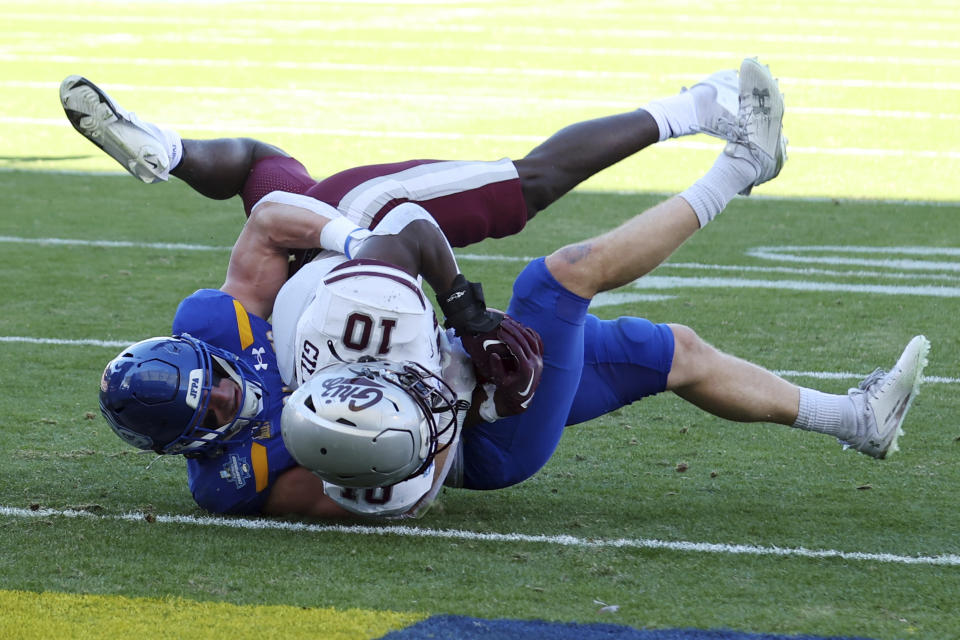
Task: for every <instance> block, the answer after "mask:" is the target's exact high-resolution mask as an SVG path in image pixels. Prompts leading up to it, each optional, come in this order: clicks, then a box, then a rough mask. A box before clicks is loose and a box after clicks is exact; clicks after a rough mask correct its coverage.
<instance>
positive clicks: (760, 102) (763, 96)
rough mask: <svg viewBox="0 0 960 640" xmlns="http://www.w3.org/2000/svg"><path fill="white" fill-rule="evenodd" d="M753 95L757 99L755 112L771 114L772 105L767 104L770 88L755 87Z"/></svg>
mask: <svg viewBox="0 0 960 640" xmlns="http://www.w3.org/2000/svg"><path fill="white" fill-rule="evenodd" d="M753 97H754V98H756V99H757V106H755V107H754V108H753V112H754V113H762V114H763V115H765V116H768V115H770V107H768V106H767V104H766V102H767V100H769V99H770V90H769V89H764V90H763V91H761V90H760V89H757V88H756V87H754V89H753Z"/></svg>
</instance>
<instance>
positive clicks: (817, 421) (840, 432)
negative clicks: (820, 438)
mask: <svg viewBox="0 0 960 640" xmlns="http://www.w3.org/2000/svg"><path fill="white" fill-rule="evenodd" d="M793 427H794V428H796V429H803V430H804V431H816V432H817V433H826V434H828V435H831V436H836V437H837V438H840V439H841V440H848V439H850V438H852V437H853V436H855V435H856V433H857V412H856V407H855V406H854V404H853V400H851V399H850V396H846V395H843V396H839V395H833V394H830V393H823V392H821V391H816V390H815V389H807V388H805V387H800V411H799V413H798V414H797V419H796V421H795V422H794V423H793Z"/></svg>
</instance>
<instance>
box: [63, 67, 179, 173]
mask: <svg viewBox="0 0 960 640" xmlns="http://www.w3.org/2000/svg"><path fill="white" fill-rule="evenodd" d="M79 87H83V88H86V89H89V90H91V91H93V92H94V93H95V94H96V96H97V98H98V100H99V103H100V104H101V105H104V106H106V107H107V108H108V109H109V110H110V113H111V114H112V118H111V117H108V118H103V117H101V115H102V114H97V113H85V112H83V111H77V110H76V109H71V108H70V107H69V106H68V105H67V103H68V100H69V98H70V97H71V93H72V92H74V91H76V90H77V89H78V88H79ZM60 104H61V106H62V107H63V111H64V113H66V115H67V119H68V120H69V121H70V124H71V125H73V128H74V129H76V130H77V132H78V133H79V134H80V135H82V136H83V137H84V138H86V139H87V140H89V141H90V142H92V143H93V144H95V145H96V146H97V147H99V148H100V149H101V150H103V151H104V153H106V154H107V155H109V156H110V157H111V158H113V159H114V160H116V161H117V162H119V163H120V165H121V166H122V167H123V168H124V169H126V170H127V171H128V172H130V174H131V175H133V176H134V177H136V178H139V179H140V180H142V181H143V182H146V183H148V184H150V183H153V182H157V181H160V180H164V177H163V173H162V172H163V171H164V170H165V169H166V165H165V163H164V162H163V149H162V147H161V148H151V147H148V146H145V145H144V146H139V147H138V148H137V149H133V148H132V147H130V146H129V145H128V144H126V142H125V141H124V140H123V139H122V138H121V137H120V136H118V135H115V134H114V135H111V136H110V138H111V146H114V147H115V149H114V150H112V151H111V150H110V149H109V148H108V145H107V144H106V142H105V141H106V139H107V135H108V134H110V127H111V125H113V126H117V127H127V126H129V127H133V128H136V127H135V125H133V124H132V123H130V121H129V120H128V119H127V118H126V117H125V116H124V115H123V114H122V113H120V110H119V109H118V107H117V105H116V104H115V103H114V102H113V100H111V99H110V96H108V95H107V94H106V93H104V92H103V91H102V90H101V89H100V88H99V87H98V86H97V85H95V84H94V83H92V82H90V81H89V80H87V79H86V78H84V77H83V76H68V77H67V78H66V79H64V81H63V82H61V83H60ZM85 120H86V121H87V122H86V123H85V122H84V121H85ZM141 131H142V130H141Z"/></svg>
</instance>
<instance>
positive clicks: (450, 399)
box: [281, 359, 463, 488]
mask: <svg viewBox="0 0 960 640" xmlns="http://www.w3.org/2000/svg"><path fill="white" fill-rule="evenodd" d="M458 408H459V409H462V408H463V407H460V406H459V404H458V402H457V397H456V394H455V393H454V392H453V391H452V390H451V389H450V387H449V386H448V385H447V384H446V383H445V382H444V381H443V380H442V379H441V378H440V377H438V376H437V375H435V374H433V373H431V372H430V371H428V370H427V369H425V368H424V367H423V366H421V365H419V364H417V363H415V362H401V363H397V362H386V361H382V360H372V359H368V360H367V361H366V362H339V363H336V364H332V365H329V366H327V367H324V368H323V369H321V370H319V371H317V372H316V373H315V375H314V376H313V377H312V378H311V379H310V380H309V381H308V382H306V383H305V384H304V385H303V386H301V387H300V388H299V389H297V390H296V391H295V392H294V393H293V395H291V396H290V398H289V399H288V400H287V403H286V405H285V406H284V408H283V416H282V418H281V431H282V433H283V441H284V444H285V445H286V447H287V450H288V451H289V452H290V454H291V455H292V456H293V457H294V459H295V460H296V461H297V463H299V464H300V465H301V466H303V467H306V468H307V469H309V470H310V471H312V472H313V473H314V474H315V475H317V476H319V477H320V478H322V479H323V480H326V481H327V482H331V483H333V484H336V485H340V486H342V487H356V488H366V487H385V486H389V485H392V484H396V483H398V482H401V481H403V480H406V479H407V478H409V477H411V476H415V475H417V474H419V473H421V472H422V471H423V470H424V469H426V468H427V467H428V466H429V465H430V463H431V462H432V461H433V458H434V456H435V455H436V454H437V453H439V452H440V451H443V450H444V449H445V448H446V447H447V446H449V444H450V442H452V441H453V439H454V436H455V435H456V433H457V429H458V424H457V410H458Z"/></svg>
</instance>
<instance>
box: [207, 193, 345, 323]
mask: <svg viewBox="0 0 960 640" xmlns="http://www.w3.org/2000/svg"><path fill="white" fill-rule="evenodd" d="M314 203H315V204H314ZM324 208H326V209H329V215H323V211H324ZM338 217H339V214H338V213H337V212H336V210H335V209H333V208H332V207H329V206H328V205H325V204H323V203H322V202H319V201H316V200H314V201H313V203H311V209H307V208H306V207H303V206H297V205H293V204H288V203H281V202H269V201H268V202H261V203H259V204H258V205H257V206H255V207H254V208H253V212H252V213H251V214H250V218H249V219H248V220H247V223H246V224H245V225H244V227H243V230H242V231H241V232H240V235H239V237H238V238H237V242H236V244H234V246H233V250H232V251H231V253H230V263H229V265H228V266H227V276H226V280H225V281H224V284H223V286H222V287H221V290H222V291H225V292H226V293H229V294H230V295H232V296H233V297H234V298H236V299H237V300H239V301H240V303H241V304H242V305H243V306H244V307H245V308H246V309H247V311H249V312H250V313H254V314H256V315H258V316H260V317H261V318H268V317H269V316H270V313H271V311H272V309H273V302H274V300H275V299H276V297H277V293H279V291H280V287H282V286H283V283H284V282H286V279H287V262H288V255H289V254H288V251H289V250H290V249H308V248H312V247H319V246H321V244H322V243H321V236H322V235H323V230H324V228H325V227H326V226H327V223H328V222H330V220H332V219H335V218H338Z"/></svg>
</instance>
